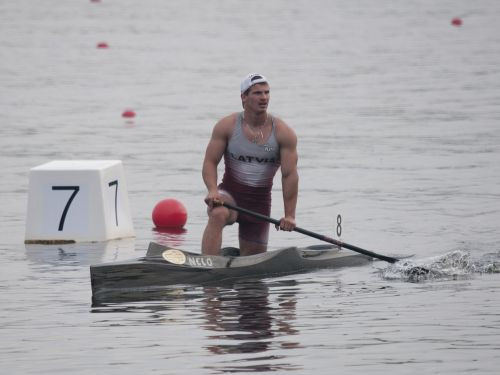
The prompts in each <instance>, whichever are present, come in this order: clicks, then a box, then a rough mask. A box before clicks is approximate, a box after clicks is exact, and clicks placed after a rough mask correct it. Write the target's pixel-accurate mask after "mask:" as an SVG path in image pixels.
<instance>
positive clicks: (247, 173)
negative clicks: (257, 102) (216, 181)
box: [223, 112, 280, 189]
mask: <svg viewBox="0 0 500 375" xmlns="http://www.w3.org/2000/svg"><path fill="white" fill-rule="evenodd" d="M242 124H243V112H241V113H240V114H239V115H238V116H237V118H236V124H235V127H234V131H233V134H232V136H231V138H230V139H229V142H228V145H227V147H226V151H225V153H224V164H225V172H224V178H223V183H224V185H228V184H229V185H230V184H231V181H235V182H237V183H239V184H242V185H247V186H253V187H267V188H269V189H270V188H271V187H272V185H273V178H274V175H275V174H276V171H277V170H278V168H279V166H280V150H279V145H278V141H277V140H276V126H275V123H274V118H273V117H271V125H272V129H271V135H270V136H269V139H268V140H267V142H266V143H264V144H257V143H253V142H251V141H250V140H249V139H248V138H247V137H246V136H245V133H244V132H243V128H242ZM228 187H230V186H228Z"/></svg>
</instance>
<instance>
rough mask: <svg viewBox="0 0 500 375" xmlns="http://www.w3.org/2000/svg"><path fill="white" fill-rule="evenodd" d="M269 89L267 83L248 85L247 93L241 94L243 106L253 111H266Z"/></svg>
mask: <svg viewBox="0 0 500 375" xmlns="http://www.w3.org/2000/svg"><path fill="white" fill-rule="evenodd" d="M270 97H271V91H270V88H269V85H268V84H267V83H257V84H255V85H253V86H252V87H250V89H249V91H248V93H247V94H246V95H245V94H243V95H242V96H241V100H242V101H243V107H244V108H245V109H249V110H251V111H255V112H265V111H267V106H268V105H269V99H270Z"/></svg>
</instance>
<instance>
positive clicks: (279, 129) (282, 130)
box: [273, 116, 297, 143]
mask: <svg viewBox="0 0 500 375" xmlns="http://www.w3.org/2000/svg"><path fill="white" fill-rule="evenodd" d="M273 117H274V123H275V126H276V137H277V139H278V142H280V143H283V142H286V143H288V142H290V141H291V142H296V138H297V136H296V135H295V132H294V130H293V129H292V128H291V127H290V126H289V125H288V124H287V123H286V122H285V121H283V120H282V119H281V118H279V117H276V116H273Z"/></svg>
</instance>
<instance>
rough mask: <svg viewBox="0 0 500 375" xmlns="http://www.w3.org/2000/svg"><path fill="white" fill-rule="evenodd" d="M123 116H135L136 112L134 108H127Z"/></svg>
mask: <svg viewBox="0 0 500 375" xmlns="http://www.w3.org/2000/svg"><path fill="white" fill-rule="evenodd" d="M122 117H125V118H134V117H135V112H134V111H133V110H131V109H126V110H125V111H123V113H122Z"/></svg>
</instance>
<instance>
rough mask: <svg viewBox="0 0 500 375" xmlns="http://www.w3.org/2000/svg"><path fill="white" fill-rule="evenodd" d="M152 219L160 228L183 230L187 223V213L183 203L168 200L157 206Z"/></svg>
mask: <svg viewBox="0 0 500 375" xmlns="http://www.w3.org/2000/svg"><path fill="white" fill-rule="evenodd" d="M152 218H153V223H154V224H155V225H156V227H158V228H182V227H183V226H184V225H185V224H186V221H187V211H186V208H185V207H184V205H183V204H182V203H181V202H179V201H178V200H176V199H172V198H168V199H164V200H162V201H160V202H158V203H157V204H156V206H155V208H154V209H153V213H152Z"/></svg>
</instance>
